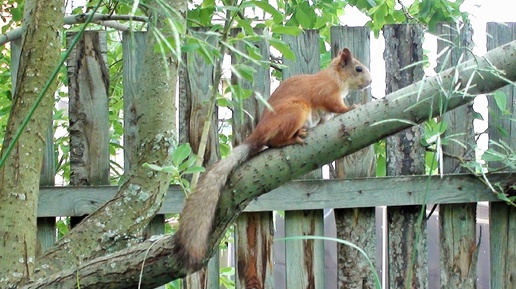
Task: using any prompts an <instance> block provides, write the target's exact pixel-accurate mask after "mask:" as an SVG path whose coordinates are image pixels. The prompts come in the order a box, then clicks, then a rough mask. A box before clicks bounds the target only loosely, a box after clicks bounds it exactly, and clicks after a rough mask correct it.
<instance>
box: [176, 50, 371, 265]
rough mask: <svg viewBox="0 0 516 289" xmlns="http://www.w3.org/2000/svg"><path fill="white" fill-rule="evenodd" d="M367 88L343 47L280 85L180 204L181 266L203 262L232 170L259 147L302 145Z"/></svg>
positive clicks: (365, 76) (365, 73)
mask: <svg viewBox="0 0 516 289" xmlns="http://www.w3.org/2000/svg"><path fill="white" fill-rule="evenodd" d="M370 83H371V75H370V74H369V70H368V69H367V68H366V67H365V66H364V65H363V64H362V63H360V62H359V61H358V60H356V59H355V58H353V56H352V54H351V51H349V49H347V48H344V49H343V50H342V51H339V54H338V55H337V57H335V58H334V59H333V60H332V62H331V63H330V65H329V66H328V67H327V68H326V69H324V70H321V71H320V72H318V73H316V74H311V75H296V76H292V77H290V78H288V79H287V80H285V81H283V82H282V83H281V84H280V85H279V86H278V88H277V89H276V90H275V91H274V93H273V94H272V95H271V97H270V98H269V104H270V106H271V107H272V109H273V110H269V109H265V110H264V111H263V114H262V116H261V118H260V120H259V122H258V124H257V126H256V128H255V129H254V131H253V132H252V133H251V135H249V136H248V137H247V138H246V139H245V140H244V141H243V142H242V143H241V144H240V145H238V146H236V147H235V148H234V149H233V150H232V152H231V154H230V155H229V156H227V157H226V158H225V159H222V160H220V161H218V162H216V163H215V164H214V165H213V166H212V167H211V168H210V169H209V170H208V171H206V172H205V173H204V174H203V175H202V176H201V177H200V179H199V183H198V184H197V187H196V188H194V191H193V193H192V194H190V195H189V196H188V198H187V199H186V203H185V206H184V208H183V212H182V213H181V216H180V220H179V229H178V231H177V232H176V233H175V241H176V243H175V244H176V252H177V253H178V254H180V256H181V262H182V263H183V265H185V266H186V267H187V269H188V270H194V267H197V266H199V265H201V262H202V259H203V258H205V257H208V256H206V253H207V250H208V238H209V235H210V232H211V231H212V225H213V219H214V217H215V210H216V208H217V203H218V200H219V197H220V192H221V191H222V189H223V188H224V186H225V184H226V181H227V179H228V176H229V174H230V173H231V171H232V170H233V169H234V168H235V167H236V166H238V165H240V164H242V163H243V162H245V161H246V160H247V159H249V158H250V157H251V156H253V155H255V154H257V153H259V152H260V151H261V150H263V149H264V148H265V147H267V148H278V147H283V146H287V145H292V144H302V143H303V142H304V141H303V138H304V137H305V136H306V135H307V130H308V128H311V127H313V126H315V125H317V124H318V123H321V122H324V120H325V119H327V118H328V117H329V116H330V115H332V114H333V113H345V112H347V111H349V110H351V109H353V108H354V106H347V105H346V104H345V103H344V100H343V98H344V97H346V95H347V94H348V91H349V90H360V89H363V88H365V87H367V86H369V84H370Z"/></svg>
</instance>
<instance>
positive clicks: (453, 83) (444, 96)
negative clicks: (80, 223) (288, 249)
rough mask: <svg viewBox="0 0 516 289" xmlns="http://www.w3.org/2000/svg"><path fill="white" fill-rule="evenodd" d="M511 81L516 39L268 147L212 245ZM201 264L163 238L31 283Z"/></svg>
mask: <svg viewBox="0 0 516 289" xmlns="http://www.w3.org/2000/svg"><path fill="white" fill-rule="evenodd" d="M486 59H487V60H486ZM490 63H492V65H491V64H490ZM493 66H494V67H497V68H498V69H500V70H503V71H505V74H504V75H503V77H504V78H505V79H506V80H503V79H502V78H500V76H497V75H496V73H493ZM507 80H509V81H515V80H516V41H515V42H511V43H509V44H507V45H504V46H501V47H498V48H497V49H494V50H492V51H490V52H488V53H487V54H486V56H485V59H484V58H482V59H478V66H477V61H475V60H472V61H469V62H467V63H464V64H463V65H460V66H459V67H458V68H457V70H455V69H449V70H446V71H444V72H442V73H440V74H439V75H437V76H435V77H432V78H429V79H426V80H424V81H421V82H418V83H416V84H413V85H411V86H409V87H406V88H404V89H401V90H398V91H396V92H394V93H391V94H389V95H388V96H386V97H385V98H384V99H381V100H378V101H375V102H372V103H369V104H367V105H364V106H362V107H360V108H358V109H355V110H353V111H351V112H349V113H346V114H344V115H341V116H339V117H337V118H336V119H334V120H332V121H328V122H327V123H325V124H324V125H321V126H318V127H316V128H314V129H313V130H312V131H310V134H309V136H308V137H307V139H306V140H305V141H306V145H294V146H288V147H285V148H283V149H273V150H267V151H264V152H263V153H261V154H260V155H258V156H257V157H255V158H253V159H251V160H250V161H248V162H247V163H245V164H243V165H242V166H241V167H239V168H237V169H236V170H235V172H234V173H233V175H232V177H231V178H230V181H229V183H228V185H227V187H226V188H225V190H224V191H223V193H222V199H221V201H220V203H219V206H220V207H219V209H218V216H217V219H216V221H215V224H214V228H215V229H214V231H213V234H212V238H211V239H210V246H211V248H213V250H215V248H216V244H218V243H217V242H218V240H219V239H220V238H221V236H222V235H223V233H224V231H225V230H226V228H227V227H228V226H229V225H230V224H231V223H232V222H233V221H234V219H235V218H236V217H237V215H238V214H239V213H240V212H241V211H242V210H243V209H244V207H245V206H246V205H247V204H248V203H249V202H250V201H251V200H253V199H254V198H256V197H258V196H260V195H262V194H264V193H266V192H268V191H270V190H272V189H274V188H276V187H278V186H280V185H281V184H283V183H286V182H287V181H289V180H291V179H293V178H296V177H299V176H301V175H303V174H305V173H307V172H309V171H311V170H313V169H315V168H317V167H320V166H322V165H324V164H326V163H328V162H330V161H332V160H334V159H338V158H341V157H343V156H346V155H349V154H351V153H353V152H355V151H358V150H359V149H361V148H363V147H366V146H368V145H370V144H372V143H374V142H376V141H378V140H380V139H382V138H384V137H386V136H388V135H392V134H395V133H397V132H399V131H401V130H403V129H405V128H407V127H410V126H411V125H412V124H415V123H421V122H424V121H425V120H427V119H429V118H431V117H435V116H437V115H439V114H441V113H443V112H445V111H448V110H451V109H454V108H456V107H458V106H461V105H464V104H467V103H469V102H471V101H472V100H473V95H476V94H480V93H487V92H491V91H493V90H496V89H498V88H500V87H503V86H505V85H506V84H507V83H508V81H507ZM468 83H469V84H468ZM443 87H444V88H454V89H455V91H456V93H443V90H442V88H443ZM466 87H467V88H469V89H468V93H467V94H466V96H464V95H463V94H462V93H461V91H463V90H464V89H465V88H466ZM206 262H207V260H206ZM144 263H145V265H144V266H143V268H144V269H143V274H141V275H140V274H139V273H138V272H139V270H141V268H142V264H144ZM195 269H199V268H184V266H183V265H182V264H178V263H177V259H176V256H175V255H174V237H173V236H163V237H160V238H159V239H157V240H155V241H146V242H144V243H142V244H139V245H136V246H134V247H132V248H128V249H125V250H122V251H119V252H116V253H114V254H112V255H110V256H106V257H101V258H98V259H95V260H91V261H88V262H84V263H83V264H81V266H79V267H77V268H72V269H69V270H67V271H62V272H59V273H57V274H55V275H53V276H50V277H47V278H45V279H43V280H39V281H38V282H37V283H33V284H30V285H28V286H26V287H25V288H43V287H44V288H69V287H71V286H74V285H76V282H77V280H80V285H81V288H108V286H109V288H130V287H136V286H137V284H138V282H139V280H138V278H139V277H141V284H142V288H150V287H152V286H156V285H159V284H164V283H165V282H168V281H171V280H174V279H177V278H180V277H183V276H184V275H185V274H186V273H187V271H192V270H195ZM121 280H122V281H123V284H120V283H121V282H122V281H121ZM113 282H114V283H113ZM107 284H110V285H107Z"/></svg>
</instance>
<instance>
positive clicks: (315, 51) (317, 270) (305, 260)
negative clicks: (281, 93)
mask: <svg viewBox="0 0 516 289" xmlns="http://www.w3.org/2000/svg"><path fill="white" fill-rule="evenodd" d="M318 32H319V31H317V30H306V31H304V32H303V33H301V34H300V35H299V36H295V37H294V36H289V35H285V36H284V38H283V40H284V41H285V42H286V43H287V44H288V45H289V46H290V48H291V49H292V51H293V52H294V54H295V55H296V60H290V59H285V58H284V59H283V64H285V65H286V66H287V67H288V69H285V70H283V79H287V78H288V77H290V76H293V75H296V74H302V73H304V74H309V73H316V72H318V71H319V70H320V50H319V40H320V39H319V33H318ZM307 177H309V178H321V170H316V171H314V172H313V173H309V174H308V176H307ZM323 218H324V214H323V210H304V211H287V212H285V236H286V237H287V238H288V237H292V236H307V235H314V236H322V235H323V234H324V223H323ZM285 256H286V261H285V263H286V274H287V275H286V277H287V288H316V289H317V288H324V287H325V286H324V242H323V241H321V240H287V241H286V244H285Z"/></svg>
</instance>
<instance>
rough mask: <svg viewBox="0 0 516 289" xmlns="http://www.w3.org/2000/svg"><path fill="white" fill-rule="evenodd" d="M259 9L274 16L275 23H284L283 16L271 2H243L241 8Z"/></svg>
mask: <svg viewBox="0 0 516 289" xmlns="http://www.w3.org/2000/svg"><path fill="white" fill-rule="evenodd" d="M255 6H256V7H259V8H260V9H262V10H263V11H265V12H267V13H269V14H270V15H271V16H272V20H273V21H274V23H276V24H278V23H282V22H283V14H281V13H280V12H279V11H278V10H276V8H274V7H273V6H272V5H271V4H269V2H267V1H244V2H242V5H241V7H242V8H247V7H255Z"/></svg>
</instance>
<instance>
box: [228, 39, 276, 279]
mask: <svg viewBox="0 0 516 289" xmlns="http://www.w3.org/2000/svg"><path fill="white" fill-rule="evenodd" d="M240 32H241V30H240V29H234V30H232V34H233V36H236V35H238V33H240ZM256 33H257V34H260V33H263V30H261V29H260V30H256ZM254 45H255V46H256V47H257V48H259V49H260V53H261V55H262V57H263V59H268V58H269V46H268V43H267V42H266V41H263V40H262V41H260V42H258V43H254ZM236 48H237V49H239V50H240V51H242V52H243V53H246V47H245V45H244V43H243V42H239V43H237V44H236ZM231 62H232V64H233V65H238V64H239V63H246V62H247V61H246V60H244V59H239V58H238V56H237V55H236V54H233V55H232V58H231ZM247 65H250V66H252V67H253V68H254V69H255V70H256V72H255V73H254V75H253V79H254V81H253V82H250V81H246V80H245V79H238V78H237V77H234V76H233V77H232V81H231V82H232V83H233V84H238V85H240V87H241V88H243V89H252V90H253V94H252V95H251V96H250V97H249V98H248V99H245V100H242V106H241V108H240V109H239V108H235V109H233V116H232V120H233V122H232V124H233V145H234V146H236V145H238V144H239V143H241V142H242V141H243V140H244V139H245V138H246V137H247V136H248V135H250V134H251V132H252V131H253V129H254V127H255V126H256V124H257V123H258V120H259V118H260V115H261V113H262V110H263V108H264V105H263V103H261V102H260V101H259V100H258V98H256V94H257V93H259V94H261V96H262V97H263V98H264V99H268V98H269V95H270V72H269V67H268V66H267V67H264V66H259V65H255V64H249V63H247ZM234 99H235V98H234V97H233V100H234ZM273 236H274V225H273V219H272V212H256V213H242V214H241V215H240V216H239V217H238V218H237V220H236V224H235V251H236V254H235V266H236V270H235V271H236V278H235V287H236V288H274V284H273V279H272V268H273V260H272V239H273Z"/></svg>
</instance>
